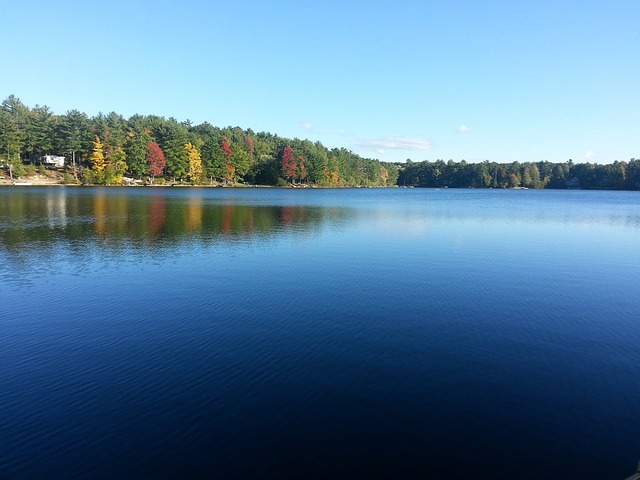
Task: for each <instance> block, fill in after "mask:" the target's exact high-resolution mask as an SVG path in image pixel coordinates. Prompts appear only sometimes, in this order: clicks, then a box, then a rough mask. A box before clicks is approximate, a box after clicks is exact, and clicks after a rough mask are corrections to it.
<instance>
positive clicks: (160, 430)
mask: <svg viewBox="0 0 640 480" xmlns="http://www.w3.org/2000/svg"><path fill="white" fill-rule="evenodd" d="M639 246H640V194H639V193H638V192H586V191H532V190H526V191H525V190H520V191H498V190H453V189H443V190H422V189H383V190H378V189H356V190H315V189H308V190H291V189H289V190H287V189H284V190H280V189H180V188H129V189H122V188H102V189H100V188H24V187H23V188H11V187H7V188H2V189H0V479H2V480H6V479H12V480H13V479H36V478H38V479H39V478H61V479H62V478H64V479H73V478H78V479H80V478H269V479H270V478H273V479H284V478H367V479H369V478H445V479H463V478H465V479H466V478H470V477H473V478H492V479H501V478H505V479H506V478H514V477H516V478H524V479H528V478H530V479H534V478H535V479H539V478H574V477H578V476H579V477H580V478H593V479H612V478H620V479H622V478H625V477H626V476H628V475H630V474H631V473H632V472H633V471H634V469H635V466H636V463H637V461H638V460H639V459H640V435H639V434H638V432H640V407H639V406H640V349H639V348H638V345H640V313H639V312H640V296H639V295H638V292H639V290H638V287H639V285H640V248H639Z"/></svg>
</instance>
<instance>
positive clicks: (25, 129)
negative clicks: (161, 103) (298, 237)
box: [0, 95, 398, 186]
mask: <svg viewBox="0 0 640 480" xmlns="http://www.w3.org/2000/svg"><path fill="white" fill-rule="evenodd" d="M45 155H59V156H64V157H65V165H66V169H65V170H66V173H65V176H66V177H67V178H66V181H76V182H82V183H86V184H120V183H122V182H123V180H126V179H132V178H133V179H145V180H147V179H149V180H150V181H152V182H154V183H156V184H157V183H164V182H165V181H169V182H173V183H175V182H181V183H192V184H238V183H249V184H261V185H283V186H284V185H292V184H293V185H309V184H311V185H321V186H388V185H395V184H396V179H397V176H398V166H397V165H396V164H393V163H383V162H380V161H378V160H375V159H369V158H363V157H361V156H359V155H357V154H355V153H353V152H351V151H349V150H347V149H345V148H339V149H338V148H334V149H328V148H327V147H325V146H323V145H322V144H321V143H320V142H315V143H314V142H311V141H309V140H300V139H297V138H294V139H289V138H283V137H279V136H278V135H274V134H271V133H265V132H259V133H255V132H253V131H252V130H251V129H247V130H244V129H242V128H240V127H225V128H220V127H214V126H213V125H211V124H209V123H203V124H200V125H192V124H191V123H190V122H189V121H185V122H179V121H178V120H176V119H174V118H168V119H167V118H164V117H160V116H155V115H147V116H145V115H133V116H132V117H130V118H129V119H125V118H124V117H123V116H122V115H120V114H118V113H115V112H111V113H109V114H107V115H104V114H102V113H99V114H97V115H96V116H94V117H88V116H87V115H86V114H84V113H82V112H79V111H78V110H71V111H68V112H66V113H65V114H63V115H56V114H54V113H53V112H52V111H51V110H50V109H49V108H48V107H46V106H39V105H36V106H35V107H34V108H30V107H28V106H26V105H25V104H23V103H22V102H21V101H20V99H18V98H16V97H15V96H13V95H11V96H9V97H8V98H7V99H6V100H4V101H3V102H2V105H1V107H0V158H1V159H2V161H1V163H2V164H4V165H5V167H6V168H7V169H8V170H9V172H10V174H11V175H15V176H20V175H21V174H24V173H25V171H26V172H29V171H30V170H34V171H35V168H36V166H38V165H41V163H42V160H43V158H44V156H45ZM40 168H42V166H40Z"/></svg>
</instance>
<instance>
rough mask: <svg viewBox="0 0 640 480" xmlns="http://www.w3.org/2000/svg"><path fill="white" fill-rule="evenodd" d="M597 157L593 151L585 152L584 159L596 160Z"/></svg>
mask: <svg viewBox="0 0 640 480" xmlns="http://www.w3.org/2000/svg"><path fill="white" fill-rule="evenodd" d="M595 156H596V154H595V152H592V151H591V150H587V151H586V152H584V158H594V157H595Z"/></svg>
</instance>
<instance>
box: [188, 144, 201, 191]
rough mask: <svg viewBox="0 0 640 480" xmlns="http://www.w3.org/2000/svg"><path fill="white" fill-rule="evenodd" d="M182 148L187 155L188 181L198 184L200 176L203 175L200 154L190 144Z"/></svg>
mask: <svg viewBox="0 0 640 480" xmlns="http://www.w3.org/2000/svg"><path fill="white" fill-rule="evenodd" d="M184 148H186V150H187V155H188V156H189V173H188V176H189V179H190V180H191V181H192V182H194V183H198V182H199V181H201V180H202V176H203V175H204V169H203V168H202V159H201V158H200V152H199V151H198V149H197V148H196V147H195V145H192V144H191V143H186V144H185V145H184Z"/></svg>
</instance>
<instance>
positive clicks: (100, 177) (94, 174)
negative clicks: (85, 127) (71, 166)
mask: <svg viewBox="0 0 640 480" xmlns="http://www.w3.org/2000/svg"><path fill="white" fill-rule="evenodd" d="M90 162H91V170H90V171H89V172H88V173H87V175H86V177H85V181H86V182H87V183H97V184H103V183H105V173H104V170H105V168H106V166H107V162H106V160H105V158H104V145H103V143H102V141H101V140H100V137H98V136H97V135H96V139H95V140H94V141H93V152H92V153H91V158H90Z"/></svg>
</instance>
